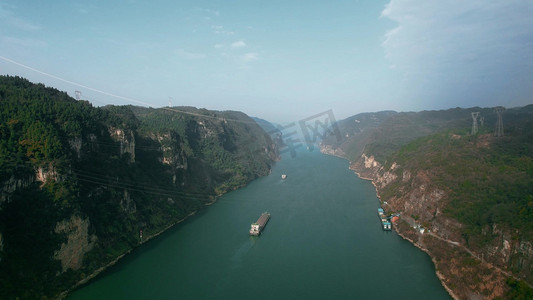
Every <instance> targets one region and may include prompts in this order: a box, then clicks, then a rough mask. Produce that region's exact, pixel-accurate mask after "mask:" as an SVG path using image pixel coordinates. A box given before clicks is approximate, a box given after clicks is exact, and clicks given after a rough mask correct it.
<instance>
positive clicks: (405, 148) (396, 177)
mask: <svg viewBox="0 0 533 300" xmlns="http://www.w3.org/2000/svg"><path fill="white" fill-rule="evenodd" d="M484 111H485V112H487V113H488V111H489V110H487V109H485V110H484ZM426 113H427V112H426ZM456 113H457V111H454V114H456ZM469 114H470V113H469V111H468V110H465V111H464V117H463V118H464V119H467V118H468V117H469ZM532 116H533V115H532V114H531V111H530V107H525V108H522V109H516V110H511V111H508V112H506V115H504V117H506V118H505V120H508V121H507V122H506V128H507V131H506V136H505V137H498V138H497V137H494V136H493V134H492V133H488V132H490V130H491V129H492V128H493V127H492V126H491V127H489V128H484V132H483V131H482V132H481V133H480V134H477V135H471V134H470V133H469V131H468V128H467V127H466V128H465V127H461V126H457V125H458V124H461V122H464V123H466V122H465V121H464V120H463V121H461V120H454V119H453V118H450V119H448V121H447V122H448V124H450V126H444V127H443V128H442V129H441V130H440V131H439V130H436V131H437V132H440V133H433V134H429V135H427V134H426V135H425V136H424V137H420V138H412V139H411V141H409V139H408V138H406V137H405V136H404V137H402V138H398V140H396V141H397V142H396V143H393V144H392V145H391V146H392V147H390V148H393V149H397V150H394V151H392V152H391V154H385V155H384V152H383V151H376V147H375V145H376V144H378V145H383V139H379V138H377V139H375V140H370V141H369V144H367V146H368V145H371V144H372V143H374V145H373V146H369V147H364V150H363V151H362V154H360V156H359V157H357V158H355V159H352V163H351V166H350V168H351V169H353V170H354V171H356V172H357V173H358V174H359V175H360V176H361V177H362V178H365V179H369V180H372V182H373V183H374V185H375V186H376V189H377V192H378V195H379V197H380V199H381V201H382V205H383V207H384V208H385V209H386V211H387V212H388V213H401V218H400V221H398V222H397V224H395V225H396V226H395V229H396V230H397V231H398V233H400V234H401V235H402V236H404V237H405V238H407V239H409V240H411V241H412V242H413V243H414V244H415V245H417V246H418V247H420V248H422V249H424V250H425V251H426V252H428V253H429V254H430V256H431V257H432V259H433V261H434V263H435V265H436V270H437V274H438V275H439V277H440V278H441V281H442V282H443V284H444V285H445V286H446V287H447V288H448V289H449V291H450V293H451V294H452V295H454V296H455V297H457V298H494V297H505V298H514V297H520V296H521V297H524V295H526V296H527V295H529V296H533V295H532V294H531V293H532V292H531V290H530V289H529V288H528V284H529V285H531V284H532V283H533V277H532V274H533V255H532V254H533V253H532V252H531V245H532V240H533V201H532V200H533V163H532V162H533V155H532V153H533V136H532V135H531V132H532V130H533V123H532V120H533V118H532ZM441 119H444V118H441ZM390 122H391V120H388V121H387V122H386V123H390ZM428 124H429V125H431V123H430V120H428V123H426V125H424V126H427V125H428ZM485 124H486V123H485ZM417 126H419V125H416V126H415V127H417ZM415 127H413V128H412V130H416V128H415ZM377 128H378V129H377V130H380V129H379V126H378V127H377ZM383 130H385V129H381V131H383ZM416 135H422V133H420V132H419V133H413V134H412V135H411V136H413V137H414V136H416ZM375 136H376V137H379V135H375ZM395 138H397V137H394V136H390V137H389V139H390V140H394V139H395ZM332 147H333V146H332V145H329V148H328V149H326V152H327V151H331V148H332ZM337 147H339V146H338V145H337ZM341 147H342V145H341ZM324 148H326V147H324ZM380 153H381V154H380ZM376 154H377V157H381V159H377V158H376V156H375V155H376ZM520 279H521V280H523V281H520Z"/></svg>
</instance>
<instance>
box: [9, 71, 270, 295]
mask: <svg viewBox="0 0 533 300" xmlns="http://www.w3.org/2000/svg"><path fill="white" fill-rule="evenodd" d="M276 159H278V153H277V148H276V145H275V144H274V142H273V141H272V139H271V137H270V136H269V134H267V133H266V132H265V131H264V130H262V129H261V128H260V127H259V126H258V125H257V124H256V123H255V122H254V121H253V120H252V119H251V118H250V117H248V116H247V115H245V114H244V113H241V112H234V111H224V112H219V111H209V110H206V109H196V108H192V107H173V108H160V109H154V108H145V107H136V106H106V107H101V108H95V107H93V106H92V105H91V104H90V103H88V102H87V101H76V100H74V99H72V98H71V97H69V96H68V95H67V94H66V93H64V92H60V91H58V90H56V89H53V88H48V87H45V86H44V85H42V84H33V83H31V82H29V81H27V80H25V79H22V78H19V77H10V76H0V298H2V299H15V298H30V299H34V298H42V297H47V298H55V297H57V296H58V293H60V292H62V291H65V290H68V289H69V288H71V287H72V286H74V285H75V284H76V283H77V282H79V281H80V280H84V279H87V278H90V276H91V275H92V274H94V273H95V272H96V271H97V270H99V269H100V270H101V267H103V266H105V265H107V264H109V263H112V262H113V261H115V260H116V259H117V258H118V257H121V256H122V255H124V254H125V253H127V252H128V251H130V250H131V249H132V248H134V247H136V246H137V245H139V244H140V243H142V242H144V241H146V240H147V239H149V238H150V237H152V236H154V235H156V234H158V233H160V232H161V231H163V230H165V229H166V228H168V227H169V226H172V225H173V224H175V223H176V222H179V221H180V220H183V219H184V218H186V217H187V216H188V215H190V214H192V213H194V212H195V211H196V210H198V209H199V208H201V207H203V206H204V205H206V204H210V203H212V202H213V201H215V200H216V198H217V197H218V196H220V195H222V194H223V193H225V192H227V191H231V190H233V189H236V188H239V187H242V186H244V185H246V184H247V183H248V182H250V181H251V180H253V179H255V178H257V177H258V176H264V175H267V174H268V173H269V172H270V168H271V166H272V164H273V163H274V161H275V160H276Z"/></svg>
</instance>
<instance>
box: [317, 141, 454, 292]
mask: <svg viewBox="0 0 533 300" xmlns="http://www.w3.org/2000/svg"><path fill="white" fill-rule="evenodd" d="M320 152H322V151H320ZM322 153H323V154H326V155H331V156H335V157H340V158H342V159H345V160H347V161H348V169H349V170H351V171H353V172H354V173H355V175H357V177H358V178H359V179H362V180H367V181H370V182H371V183H372V185H373V186H374V188H375V190H376V197H377V198H378V199H379V200H380V201H381V196H380V195H379V192H378V189H377V186H376V184H375V183H374V179H372V178H367V177H364V176H362V175H361V173H360V172H357V170H355V169H354V168H352V162H351V161H350V160H349V159H347V158H346V157H342V156H339V155H335V154H331V153H327V152H322ZM394 231H395V232H396V233H397V234H398V235H399V236H400V237H401V238H402V239H404V240H406V241H408V242H409V243H411V244H412V245H413V246H415V247H416V248H418V249H420V250H422V251H423V252H425V253H426V254H427V255H428V256H429V257H430V258H431V262H432V263H433V268H434V269H435V275H436V276H437V278H438V279H439V281H440V284H441V285H442V287H444V289H445V290H446V292H448V294H449V295H450V297H452V298H453V299H454V300H458V299H460V298H459V297H458V296H457V295H456V294H455V293H454V292H453V291H452V290H451V289H450V288H449V287H448V286H447V285H446V284H445V283H444V279H445V277H444V275H443V274H442V273H440V272H439V271H438V270H437V264H436V261H435V258H434V257H433V256H432V255H431V253H430V252H429V250H428V249H426V248H424V247H422V246H421V245H419V244H418V243H415V242H414V241H413V240H411V239H410V238H408V237H406V236H404V235H403V234H402V233H401V232H399V231H398V230H397V229H396V230H394Z"/></svg>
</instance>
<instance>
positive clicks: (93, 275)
mask: <svg viewBox="0 0 533 300" xmlns="http://www.w3.org/2000/svg"><path fill="white" fill-rule="evenodd" d="M214 202H216V198H215V199H214V200H213V201H211V202H208V203H207V204H205V206H209V205H211V204H213V203H214ZM197 212H198V210H195V211H193V212H191V213H189V214H188V215H187V216H185V217H183V218H182V219H180V220H178V221H176V222H174V223H172V224H170V225H168V226H167V227H165V228H164V229H162V230H160V231H158V232H156V233H154V234H152V235H150V236H148V237H146V238H145V239H143V240H142V241H140V242H139V244H138V245H136V246H135V247H133V248H131V249H129V250H128V251H126V252H125V253H123V254H121V255H119V256H118V257H117V258H115V259H114V260H112V261H111V262H109V263H108V264H106V265H105V266H102V267H100V268H98V269H96V270H95V271H94V272H92V273H91V274H89V275H88V276H86V277H85V278H83V279H82V280H80V281H78V282H77V283H76V284H75V285H74V286H73V287H71V288H70V289H68V290H67V291H64V292H61V293H60V294H59V296H58V297H57V299H65V298H66V297H67V296H68V295H69V294H70V293H72V292H73V291H75V290H76V289H78V288H80V287H81V286H83V285H85V284H87V283H89V282H90V281H91V280H92V279H94V278H96V277H97V276H98V275H100V274H101V273H102V272H104V271H105V270H107V269H109V268H110V267H112V266H114V265H115V264H116V263H117V262H119V261H120V260H121V259H122V258H124V257H125V256H126V255H128V254H130V253H131V252H133V251H134V250H135V249H137V248H139V247H140V246H141V245H143V244H145V243H147V242H148V241H150V240H151V239H153V238H155V237H157V236H159V235H161V234H162V233H164V232H166V231H167V230H169V229H171V228H172V227H174V226H176V225H177V224H179V223H182V222H183V221H185V220H187V219H188V218H190V217H192V216H194V215H195V214H196V213H197Z"/></svg>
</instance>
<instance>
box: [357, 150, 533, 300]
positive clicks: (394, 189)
mask: <svg viewBox="0 0 533 300" xmlns="http://www.w3.org/2000/svg"><path fill="white" fill-rule="evenodd" d="M350 168H351V169H352V170H354V171H355V172H356V173H357V174H358V175H359V176H360V177H361V178H364V179H368V180H372V182H373V184H374V186H375V187H376V190H377V194H378V196H379V197H380V199H381V202H382V206H383V208H384V209H385V210H386V211H387V212H388V213H401V219H400V221H399V222H398V223H397V224H395V230H396V231H397V232H398V233H399V234H401V235H402V236H404V237H405V238H407V239H408V240H410V241H411V242H413V243H414V244H415V245H416V246H418V247H420V248H421V249H423V250H425V251H426V252H428V254H429V255H430V256H431V257H432V259H433V262H434V263H435V265H436V269H437V274H438V275H439V278H440V279H441V281H442V283H443V284H444V285H445V287H446V288H447V289H448V291H449V292H450V294H451V295H452V296H454V297H455V298H461V299H462V298H465V299H466V298H468V299H477V298H479V299H482V298H495V297H503V296H505V294H506V292H507V291H508V286H507V285H506V284H505V282H506V279H507V278H508V277H509V276H512V277H515V278H523V279H525V280H526V281H529V282H533V269H532V261H533V252H532V248H531V242H529V241H524V240H517V239H516V238H513V237H516V236H517V232H513V231H511V230H509V229H503V228H500V227H499V226H497V225H496V224H494V225H493V226H492V227H490V228H488V227H487V228H485V229H484V231H485V232H484V235H485V236H488V237H492V238H491V239H490V240H491V242H490V243H489V244H486V245H483V246H480V245H478V244H472V243H470V244H469V243H468V241H467V240H465V238H464V236H462V235H461V229H462V228H463V227H464V225H463V224H461V223H460V222H458V221H457V220H455V219H453V218H450V217H449V216H447V215H446V214H444V213H443V212H444V211H445V209H446V205H447V204H448V203H449V201H448V198H447V197H448V192H447V191H445V190H442V189H440V188H438V187H436V185H435V184H433V183H432V182H431V175H430V174H428V173H427V172H425V171H421V170H418V171H414V170H409V169H405V168H403V167H402V166H400V165H398V164H397V163H396V162H393V163H392V164H390V165H389V166H387V167H385V166H383V165H381V164H380V163H379V162H377V161H376V160H375V159H374V157H373V156H367V155H366V154H363V155H362V156H361V158H360V159H359V160H357V161H355V162H353V163H351V165H350ZM494 237H496V238H494ZM513 274H514V275H513ZM480 283H482V284H480Z"/></svg>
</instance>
